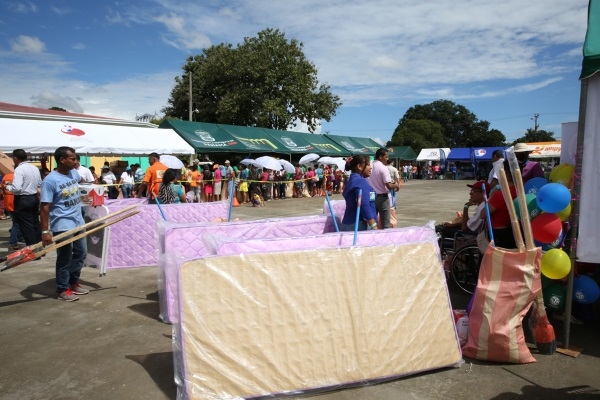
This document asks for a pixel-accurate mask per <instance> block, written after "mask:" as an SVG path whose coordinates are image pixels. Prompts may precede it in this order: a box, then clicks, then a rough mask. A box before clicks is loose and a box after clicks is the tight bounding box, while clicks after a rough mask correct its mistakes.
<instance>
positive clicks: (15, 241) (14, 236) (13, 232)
mask: <svg viewBox="0 0 600 400" xmlns="http://www.w3.org/2000/svg"><path fill="white" fill-rule="evenodd" d="M14 175H15V174H14V172H9V173H8V174H6V175H4V177H3V178H2V194H3V197H4V218H3V219H6V218H9V216H11V215H12V214H13V213H14V212H15V195H14V194H13V193H12V192H10V191H9V190H8V189H7V188H6V184H7V183H10V182H12V180H13V176H14ZM20 233H21V232H20V231H19V225H17V224H15V220H14V218H13V219H12V226H11V228H10V238H9V246H8V248H9V249H10V250H18V249H20V248H22V247H24V246H23V245H20V244H19V236H20Z"/></svg>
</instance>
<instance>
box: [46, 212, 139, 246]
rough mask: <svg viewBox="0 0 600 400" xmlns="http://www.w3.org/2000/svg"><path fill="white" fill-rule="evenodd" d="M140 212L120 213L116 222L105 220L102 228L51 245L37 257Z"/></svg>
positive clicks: (98, 227)
mask: <svg viewBox="0 0 600 400" xmlns="http://www.w3.org/2000/svg"><path fill="white" fill-rule="evenodd" d="M139 212H140V210H135V211H132V212H131V213H129V214H125V215H122V214H123V213H119V215H118V216H117V218H115V219H114V220H110V221H105V220H106V219H104V220H103V223H102V224H101V225H100V226H97V227H95V228H93V229H90V230H89V231H85V232H82V233H80V234H79V235H76V236H73V237H70V238H68V239H67V240H63V241H62V242H60V243H55V244H52V245H50V246H48V247H44V249H43V250H41V251H40V252H36V255H37V256H38V257H40V256H41V255H43V254H46V253H48V252H50V251H52V250H55V249H57V248H59V247H62V246H64V245H65V244H69V243H72V242H74V241H76V240H79V239H81V238H82V237H85V236H87V235H89V234H90V233H93V232H96V231H98V230H100V229H104V228H106V227H107V226H110V225H112V224H116V223H117V222H119V221H122V220H124V219H126V218H129V217H131V216H134V215H135V214H137V213H139ZM115 214H116V213H115ZM115 214H111V216H113V217H114V216H115ZM103 218H104V217H103ZM82 228H83V226H81V227H79V230H81V229H82ZM72 231H73V230H72ZM75 232H77V231H75ZM65 233H66V232H65Z"/></svg>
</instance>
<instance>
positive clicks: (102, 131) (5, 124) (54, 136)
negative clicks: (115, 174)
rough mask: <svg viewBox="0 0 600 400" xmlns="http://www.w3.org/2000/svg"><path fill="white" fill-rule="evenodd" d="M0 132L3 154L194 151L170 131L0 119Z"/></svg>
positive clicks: (103, 153)
mask: <svg viewBox="0 0 600 400" xmlns="http://www.w3.org/2000/svg"><path fill="white" fill-rule="evenodd" d="M0 132H1V133H2V140H1V141H0V150H1V151H3V152H5V153H10V152H12V151H13V150H14V149H24V150H25V151H26V152H27V153H32V154H43V153H49V154H51V153H54V150H56V148H57V147H60V146H69V147H72V148H74V149H75V150H76V151H77V153H79V154H94V155H108V154H114V155H147V154H150V153H152V152H157V153H159V154H194V148H193V147H192V146H190V145H189V144H187V142H186V141H185V140H183V139H182V138H181V137H180V136H179V135H178V134H177V132H175V131H174V130H172V129H157V128H149V127H136V126H124V125H106V124H99V123H83V122H69V121H45V120H34V119H20V118H0Z"/></svg>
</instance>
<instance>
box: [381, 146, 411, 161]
mask: <svg viewBox="0 0 600 400" xmlns="http://www.w3.org/2000/svg"><path fill="white" fill-rule="evenodd" d="M387 150H388V155H389V157H390V159H398V160H408V161H410V160H416V159H417V153H415V151H414V150H413V148H412V147H410V146H395V147H387Z"/></svg>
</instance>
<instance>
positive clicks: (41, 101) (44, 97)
mask: <svg viewBox="0 0 600 400" xmlns="http://www.w3.org/2000/svg"><path fill="white" fill-rule="evenodd" d="M31 100H32V104H33V105H34V106H36V107H40V108H51V107H60V108H64V109H65V110H67V111H69V112H75V113H82V112H83V108H82V107H81V105H79V103H78V102H77V100H75V99H74V98H72V97H69V96H61V95H59V94H57V93H54V92H51V91H49V90H44V91H42V92H40V93H39V94H38V95H35V96H32V97H31Z"/></svg>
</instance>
